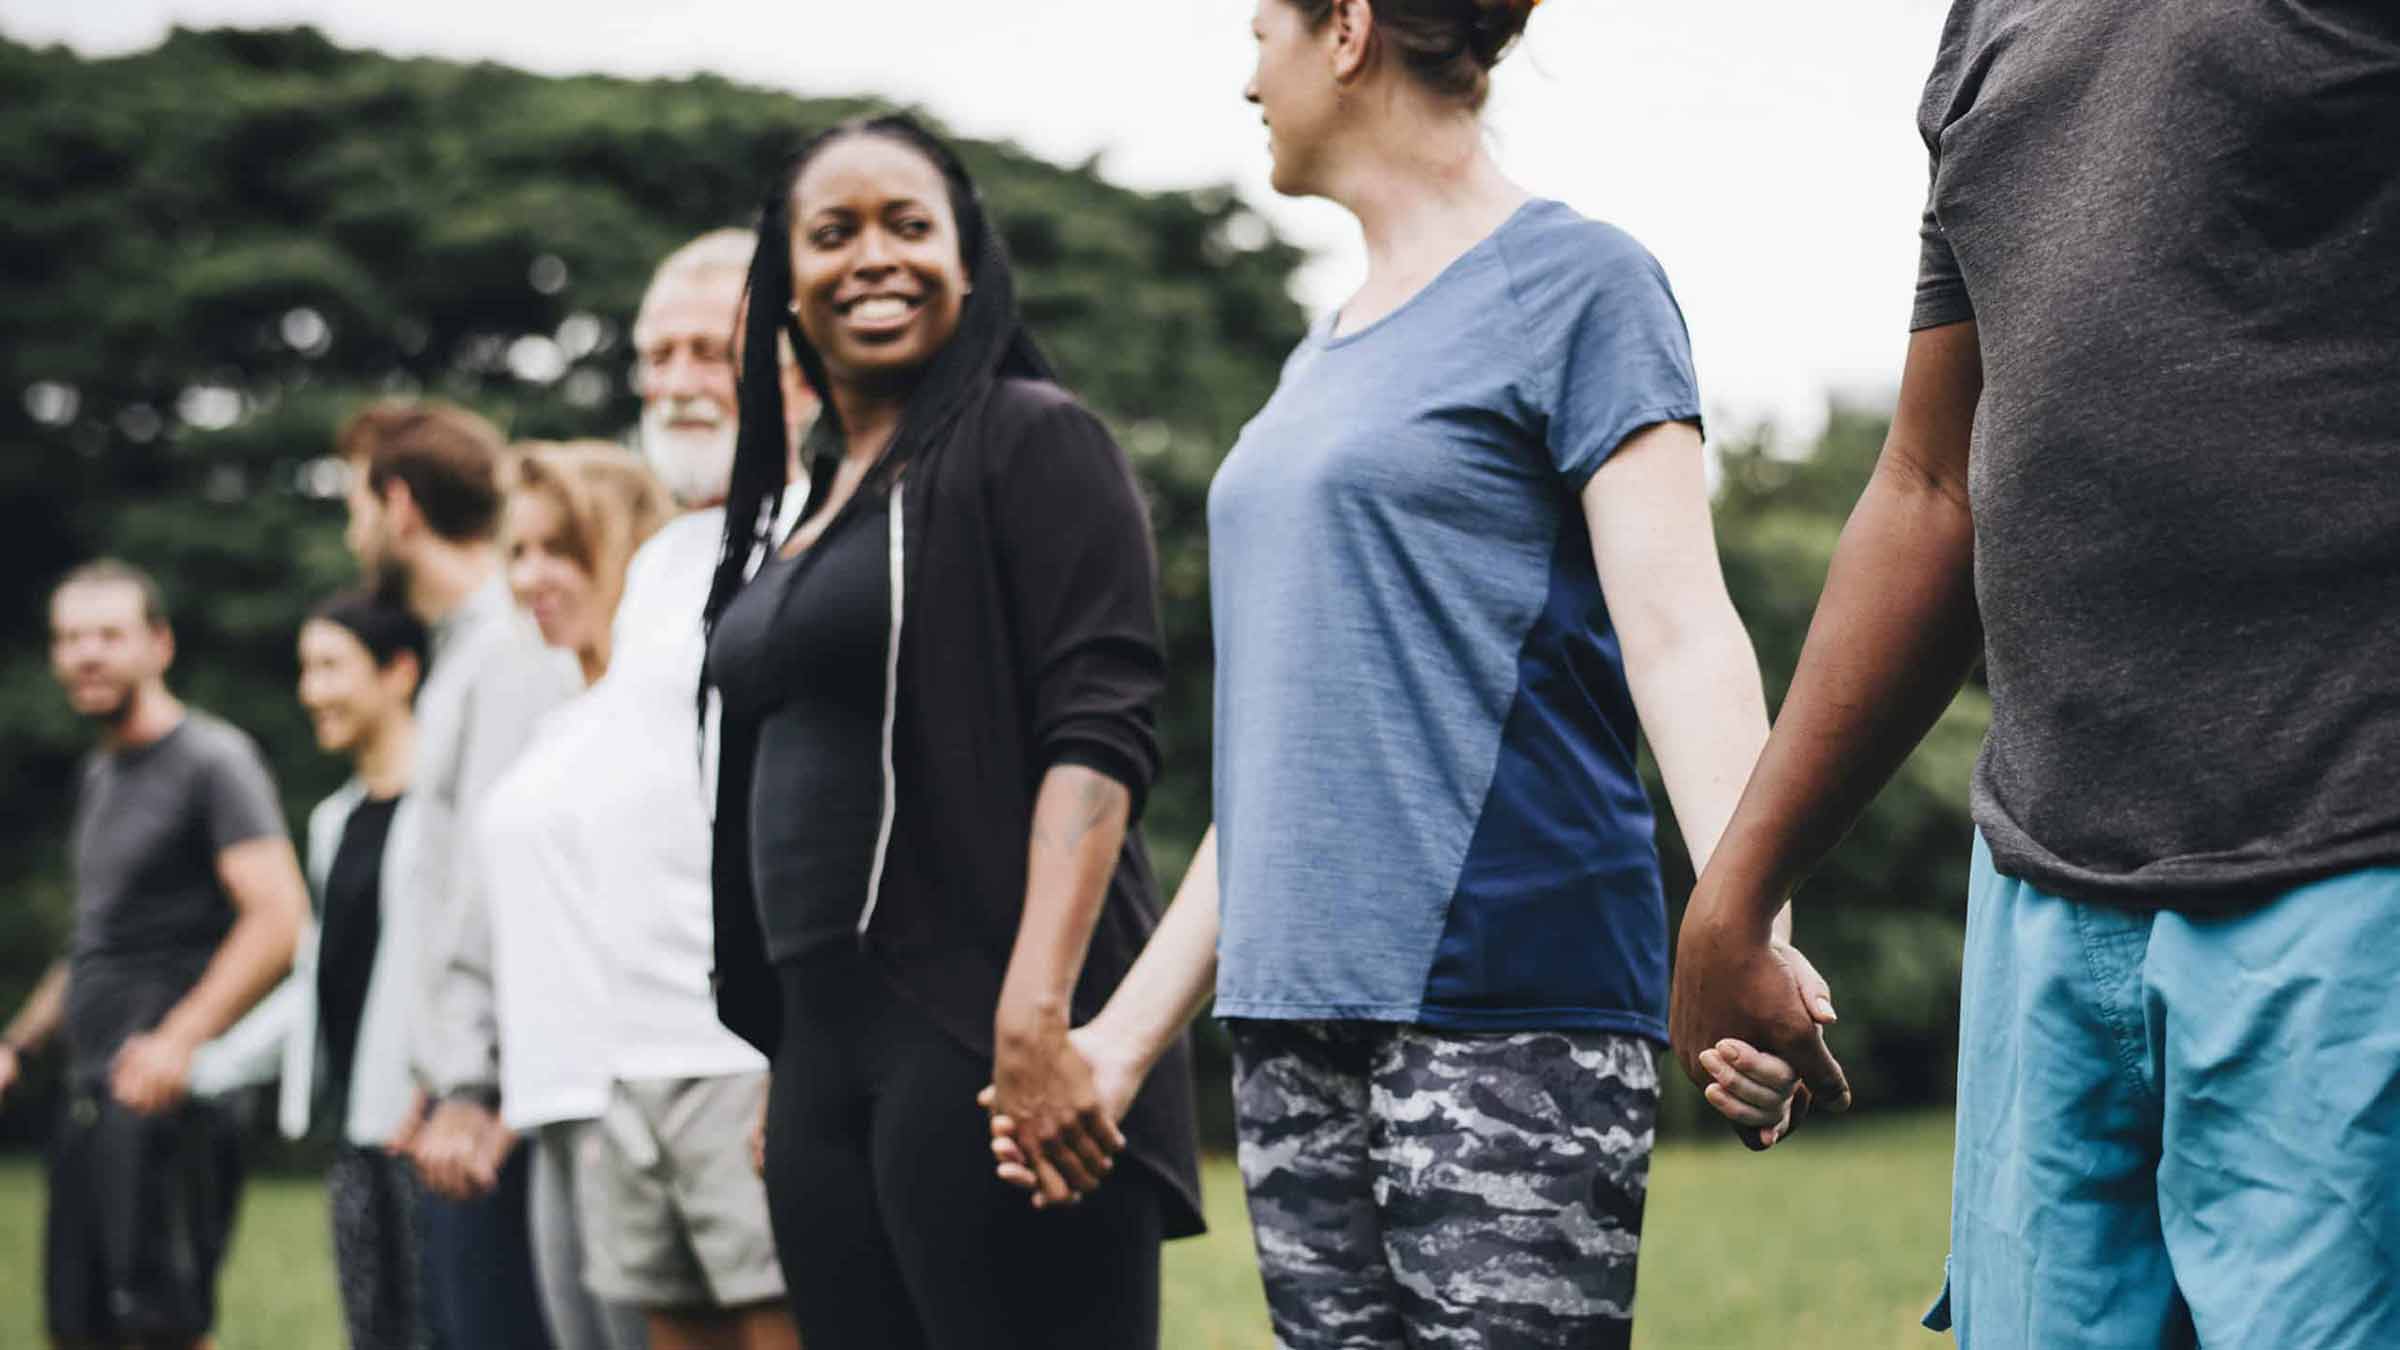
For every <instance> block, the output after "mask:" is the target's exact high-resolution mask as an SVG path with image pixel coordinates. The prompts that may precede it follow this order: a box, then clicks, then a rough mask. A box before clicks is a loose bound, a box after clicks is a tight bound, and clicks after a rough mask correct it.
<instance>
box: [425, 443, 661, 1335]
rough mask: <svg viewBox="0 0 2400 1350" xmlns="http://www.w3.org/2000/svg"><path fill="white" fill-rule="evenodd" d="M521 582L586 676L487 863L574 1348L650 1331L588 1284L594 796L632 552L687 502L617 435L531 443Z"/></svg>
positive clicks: (517, 588) (497, 981)
mask: <svg viewBox="0 0 2400 1350" xmlns="http://www.w3.org/2000/svg"><path fill="white" fill-rule="evenodd" d="M503 481H504V484H505V489H506V501H505V504H504V507H503V510H502V515H501V553H502V559H503V564H504V566H505V567H506V569H507V577H508V586H509V590H510V592H511V594H513V595H514V596H515V598H516V602H517V604H518V606H519V607H520V608H522V609H523V610H525V611H526V613H527V614H529V615H530V616H531V617H532V619H533V621H534V623H535V624H536V625H537V626H538V627H539V628H540V629H541V633H542V640H543V641H544V642H546V643H548V644H549V645H550V646H552V647H554V648H557V649H559V650H560V651H562V652H564V653H566V654H568V655H571V656H572V657H573V658H574V659H575V663H576V666H577V667H578V669H579V670H580V671H581V672H582V675H583V680H584V685H585V689H584V691H583V692H582V693H580V694H578V695H577V696H575V697H574V698H571V699H569V700H568V701H567V702H566V703H564V704H562V705H560V706H559V707H558V708H557V709H556V710H555V711H553V712H551V713H550V714H549V715H548V716H546V717H545V718H544V719H543V720H542V722H541V725H540V726H539V727H538V728H536V729H535V731H534V733H533V740H532V742H531V743H530V744H528V745H527V746H526V748H525V752H524V753H523V754H522V755H520V756H519V757H518V758H517V760H516V762H515V763H514V764H512V765H511V766H510V767H509V769H508V771H507V772H506V773H505V774H503V775H502V776H501V778H500V780H499V781H498V782H497V783H495V784H494V785H493V787H492V790H491V793H490V795H489V796H487V797H486V798H485V799H484V802H483V805H482V806H481V808H480V809H479V810H478V811H477V813H476V818H475V820H474V822H473V836H472V839H473V842H472V847H473V848H474V851H475V861H474V865H475V866H476V867H477V868H478V869H480V871H481V873H482V880H483V883H484V890H485V893H486V894H487V895H489V896H490V897H491V904H490V907H489V909H490V916H491V924H492V985H493V990H494V996H495V998H494V1002H495V1007H496V1011H497V1018H498V1024H499V1025H498V1031H499V1041H500V1119H501V1121H502V1122H503V1124H504V1125H505V1126H506V1128H507V1129H508V1130H509V1131H511V1132H512V1133H513V1134H514V1135H519V1136H523V1135H530V1136H531V1137H532V1140H533V1144H534V1154H533V1159H532V1164H533V1181H532V1191H533V1194H532V1204H531V1208H532V1211H533V1238H534V1267H535V1270H536V1273H537V1274H538V1275H539V1277H540V1283H541V1294H542V1308H543V1313H544V1315H545V1317H546V1318H547V1319H548V1320H549V1323H550V1335H551V1339H552V1340H553V1341H554V1342H555V1343H556V1344H558V1345H560V1346H571V1347H575V1350H586V1348H587V1347H590V1348H593V1350H634V1348H636V1347H640V1346H642V1345H644V1344H646V1340H647V1338H646V1336H645V1334H644V1329H643V1320H642V1317H641V1315H640V1313H639V1312H638V1311H637V1310H635V1309H632V1308H629V1307H625V1306H622V1305H614V1304H605V1303H603V1302H602V1301H601V1300H599V1299H597V1298H595V1297H594V1296H593V1295H592V1294H591V1293H590V1292H589V1291H588V1290H587V1289H586V1288H585V1287H584V1282H583V1266H584V1248H583V1242H582V1240H581V1237H580V1227H581V1225H580V1224H579V1222H578V1216H577V1186H576V1173H577V1169H578V1167H579V1165H580V1163H581V1161H582V1158H583V1156H584V1154H585V1152H586V1151H587V1150H588V1149H592V1148H596V1147H597V1145H598V1139H597V1138H596V1137H595V1136H594V1135H593V1126H594V1124H595V1123H596V1122H597V1121H598V1120H599V1118H600V1115H601V1113H602V1111H603V1109H604V1108H605V1107H606V1106H607V1103H608V1086H609V1079H608V1057H607V1053H606V1052H607V1048H608V1043H607V1027H608V1008H609V985H610V979H609V974H608V972H609V960H610V956H609V951H608V943H607V936H606V928H605V925H604V924H602V923H601V922H599V919H600V915H599V914H598V912H597V910H598V906H597V904H596V902H595V899H594V896H595V893H596V892H597V891H598V885H597V881H596V878H595V877H594V876H593V875H592V874H591V868H590V864H589V860H590V857H591V851H590V850H589V849H588V848H587V847H585V845H584V840H585V839H586V838H587V837H588V831H589V823H588V822H589V821H590V818H591V813H590V811H589V809H588V802H587V799H588V797H589V795H590V793H591V792H592V791H593V789H594V788H595V787H596V786H597V785H599V784H601V783H602V782H604V781H605V780H606V778H607V776H608V774H609V763H610V759H611V757H612V755H614V754H616V753H619V745H618V738H617V737H614V736H612V735H611V732H610V728H609V726H608V719H607V718H606V716H605V713H604V712H603V710H602V707H601V700H600V699H599V698H598V697H596V691H594V690H593V689H592V688H591V686H592V685H594V684H595V683H597V682H598V680H599V679H600V676H601V675H602V673H604V672H605V671H606V670H607V669H608V662H609V649H610V627H611V622H612V620H613V619H614V618H615V616H616V610H617V602H618V600H619V599H620V598H621V597H622V596H623V594H624V590H625V569H626V566H627V564H628V563H629V562H631V560H632V558H633V553H634V550H635V549H637V548H639V547H641V545H642V542H643V541H644V540H646V539H648V538H649V537H650V536H651V535H652V534H653V533H655V532H656V531H657V529H658V527H659V526H660V525H662V524H664V523H665V522H666V520H667V519H668V517H669V516H670V515H671V514H673V510H674V505H673V502H672V501H671V500H670V498H669V497H668V494H667V491H666V489H665V488H664V487H663V486H662V485H661V484H660V483H659V481H658V479H657V478H656V477H655V476H653V475H652V474H651V472H650V471H649V469H647V468H646V467H644V466H643V464H642V462H641V460H640V459H639V458H638V457H637V456H635V455H634V454H632V453H631V452H630V451H627V450H624V449H622V448H620V447H618V446H614V445H609V444H605V443H576V444H566V445H531V446H525V447H521V448H520V449H519V452H518V453H517V455H516V457H515V458H514V460H513V462H512V463H511V464H510V466H509V468H508V471H507V473H506V475H505V477H504V480H503Z"/></svg>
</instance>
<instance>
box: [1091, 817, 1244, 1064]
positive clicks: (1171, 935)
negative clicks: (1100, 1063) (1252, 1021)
mask: <svg viewBox="0 0 2400 1350" xmlns="http://www.w3.org/2000/svg"><path fill="white" fill-rule="evenodd" d="M1216 983H1217V831H1216V827H1215V826H1210V827H1209V831H1208V833H1207V834H1205V835H1202V836H1201V837H1200V847H1199V849H1198V851H1196V852H1195V853H1193V854H1192V865H1191V868H1190V870H1188V871H1186V872H1185V873H1184V874H1183V885H1182V886H1181V887H1180V888H1178V889H1177V890H1176V892H1175V903H1174V904H1172V905H1169V906H1168V907H1167V914H1166V917H1165V918H1164V919H1162V920H1160V921H1159V925H1158V931H1156V932H1154V933H1152V934H1151V935H1150V941H1149V943H1148V944H1147V945H1145V946H1144V947H1143V948H1142V954H1141V956H1140V957H1139V958H1137V959H1136V960H1135V961H1134V963H1133V969H1132V970H1130V971H1127V972H1126V974H1125V979H1124V981H1123V982H1122V983H1121V984H1119V985H1118V986H1117V992H1116V993H1115V994H1113V995H1111V996H1110V998H1109V1000H1108V1006H1107V1007H1105V1008H1102V1009H1101V1010H1100V1015H1099V1016H1097V1017H1095V1018H1093V1019H1092V1025H1093V1027H1094V1029H1095V1030H1099V1031H1101V1032H1103V1033H1104V1034H1105V1035H1106V1036H1107V1037H1108V1038H1109V1039H1110V1040H1111V1041H1112V1042H1114V1043H1116V1044H1118V1045H1122V1046H1125V1047H1127V1048H1128V1050H1129V1051H1130V1053H1132V1054H1133V1055H1134V1056H1135V1058H1136V1059H1137V1061H1138V1063H1139V1065H1140V1068H1141V1069H1142V1071H1143V1072H1145V1073H1146V1072H1148V1070H1149V1067H1150V1066H1151V1065H1152V1064H1155V1063H1157V1062H1158V1057H1159V1056H1160V1055H1162V1054H1165V1053H1166V1049H1167V1047H1168V1046H1169V1045H1172V1044H1174V1042H1175V1038H1176V1037H1177V1036H1180V1035H1182V1034H1183V1029H1184V1028H1185V1027H1186V1026H1189V1025H1190V1024H1191V1020H1192V1019H1193V1018H1194V1017H1197V1016H1199V1015H1200V1010H1201V1009H1202V1008H1204V1007H1206V1006H1207V1005H1208V1000H1209V998H1210V996H1211V995H1212V994H1213V993H1214V992H1215V990H1216Z"/></svg>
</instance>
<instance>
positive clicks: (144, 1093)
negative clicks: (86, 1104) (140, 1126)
mask: <svg viewBox="0 0 2400 1350" xmlns="http://www.w3.org/2000/svg"><path fill="white" fill-rule="evenodd" d="M195 1048H196V1047H194V1046H193V1045H191V1044H190V1043H189V1042H187V1041H185V1040H183V1039H182V1038H181V1037H179V1036H176V1035H174V1034H173V1033H171V1032H168V1031H164V1030H159V1031H146V1032H142V1033H140V1034H138V1035H135V1036H133V1037H131V1038H130V1039H128V1040H127V1041H126V1042H125V1044H124V1045H122V1046H120V1047H118V1049H117V1057H116V1060H115V1061H114V1063H112V1064H111V1065H110V1068H109V1092H110V1094H111V1095H113V1096H114V1097H115V1098H116V1099H117V1101H118V1102H119V1103H120V1104H122V1105H123V1106H124V1107H125V1108H126V1109H128V1110H131V1111H137V1112H139V1113H141V1114H142V1115H145V1116H155V1115H162V1114H164V1113H166V1112H168V1111H171V1110H174V1109H175V1107H176V1106H177V1105H179V1104H181V1102H182V1101H183V1098H184V1092H185V1090H186V1085H187V1084H188V1083H189V1082H190V1080H191V1076H192V1052H193V1050H194V1049H195Z"/></svg>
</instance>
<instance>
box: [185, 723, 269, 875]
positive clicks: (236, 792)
mask: <svg viewBox="0 0 2400 1350" xmlns="http://www.w3.org/2000/svg"><path fill="white" fill-rule="evenodd" d="M201 805H202V809H203V811H205V812H206V814H207V817H208V841H209V846H210V847H211V848H212V849H214V850H216V851H217V852H219V853H222V852H224V851H225V850H226V849H229V848H232V847H233V846H234V845H236V844H246V843H248V842H250V841H251V840H253V839H268V838H277V839H280V838H283V837H285V832H284V828H283V803H282V802H281V800H280V799H278V798H277V796H276V793H275V778H274V776H273V775H272V774H270V773H268V772H267V764H266V761H265V760H264V759H262V758H261V757H260V756H259V753H258V747H257V746H255V745H252V744H251V743H250V740H249V738H248V737H245V736H241V735H239V734H235V735H231V736H228V737H226V738H225V741H224V744H223V745H221V746H220V747H218V748H217V749H216V750H215V752H214V753H212V754H211V755H210V756H209V759H208V764H207V767H206V769H205V771H204V772H203V774H202V798H201Z"/></svg>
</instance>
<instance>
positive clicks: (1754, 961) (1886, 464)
mask: <svg viewBox="0 0 2400 1350" xmlns="http://www.w3.org/2000/svg"><path fill="white" fill-rule="evenodd" d="M1982 391H1983V363H1982V357H1981V354H1980V351H1979V349H1978V347H1977V341H1976V327H1975V325H1974V324H1972V323H1961V324H1951V325H1947V326H1944V327H1939V328H1929V329H1925V330H1923V331H1921V332H1918V333H1917V334H1915V335H1914V336H1913V337H1912V338H1911V339H1910V341H1909V348H1908V362H1907V366H1906V369H1905V371H1904V373H1903V375H1902V377H1901V385H1900V401H1899V406H1898V408H1897V409H1896V410H1895V411H1894V414H1893V418H1892V429H1891V434H1890V436H1889V438H1888V439H1887V440H1886V441H1885V442H1884V447H1883V454H1882V456H1881V458H1880V459H1879V460H1877V462H1876V466H1875V472H1874V476H1873V477H1872V478H1870V479H1869V480H1868V483H1867V489H1866V492H1865V494H1864V495H1863V496H1861V497H1860V498H1859V503H1858V507H1857V509H1856V510H1855V511H1853V512H1852V513H1851V516H1850V522H1849V524H1848V525H1847V526H1845V527H1844V528H1843V530H1842V538H1841V544H1840V546H1839V547H1838V548H1837V549H1836V550H1835V552H1834V557H1833V566H1832V569H1831V571H1830V572H1829V573H1828V575H1827V577H1826V581H1825V594H1824V596H1823V598H1822V599H1821V600H1820V601H1819V602H1818V605H1817V614H1816V618H1815V619H1814V620H1813V621H1812V622H1811V623H1810V625H1809V630H1808V641H1807V644H1806V645H1805V646H1804V647H1803V648H1802V650H1801V654H1800V664H1799V669H1798V671H1797V672H1796V673H1795V674H1794V676H1793V679H1792V687H1791V692H1790V693H1789V695H1788V696H1787V697H1786V698H1785V700H1784V705H1783V710H1782V713H1781V715H1780V716H1779V717H1778V718H1777V719H1776V722H1775V728H1774V731H1773V733H1772V734H1771V735H1770V736H1769V737H1768V738H1767V746H1766V749H1765V751H1764V752H1763V753H1762V754H1761V756H1760V758H1759V762H1758V767H1757V768H1756V770H1754V771H1753V772H1752V774H1751V776H1750V782H1749V785H1748V786H1747V788H1745V789H1744V791H1743V793H1742V798H1741V802H1740V805H1739V806H1737V807H1736V808H1735V810H1734V815H1733V819H1732V821H1731V822H1730V823H1729V824H1728V825H1727V826H1726V828H1725V834H1724V837H1723V839H1722V841H1721V842H1720V843H1719V844H1718V847H1717V852H1716V855H1715V856H1714V857H1713V858H1712V859H1711V860H1710V861H1709V865H1708V867H1707V869H1706V871H1704V872H1703V873H1702V874H1701V877H1700V880H1699V883H1698V884H1697V885H1696V886H1695V887H1694V888H1693V890H1692V898H1691V903H1690V905H1689V906H1688V907H1687V908H1686V909H1685V911H1684V919H1683V928H1682V933H1681V938H1680V941H1679V943H1678V945H1677V950H1676V966H1675V994H1674V1006H1673V1012H1672V1016H1671V1031H1672V1034H1673V1037H1674V1042H1675V1056H1676V1058H1677V1060H1678V1061H1680V1062H1681V1063H1682V1065H1683V1070H1684V1073H1685V1074H1686V1075H1687V1076H1689V1077H1690V1078H1691V1080H1692V1081H1693V1082H1694V1083H1695V1084H1698V1085H1700V1086H1702V1087H1706V1086H1707V1085H1708V1084H1709V1083H1711V1082H1714V1081H1718V1080H1717V1079H1715V1078H1713V1077H1712V1076H1711V1074H1710V1073H1709V1071H1708V1070H1707V1069H1706V1068H1704V1067H1703V1066H1702V1065H1701V1063H1700V1056H1701V1054H1702V1053H1703V1052H1704V1051H1707V1050H1709V1049H1711V1048H1720V1052H1721V1053H1722V1047H1723V1044H1724V1043H1725V1042H1728V1041H1733V1042H1740V1043H1742V1044H1743V1045H1747V1046H1755V1047H1757V1048H1759V1049H1762V1050H1765V1051H1767V1052H1768V1053H1770V1054H1774V1055H1779V1056H1781V1057H1782V1058H1784V1059H1786V1060H1788V1061H1790V1063H1791V1064H1792V1065H1793V1067H1794V1068H1796V1069H1798V1070H1799V1072H1800V1074H1801V1078H1802V1080H1803V1081H1804V1082H1805V1083H1806V1084H1807V1085H1808V1088H1809V1090H1810V1092H1811V1093H1812V1094H1813V1095H1814V1097H1815V1099H1816V1100H1817V1101H1818V1102H1819V1103H1821V1104H1823V1105H1826V1106H1829V1107H1831V1108H1833V1109H1835V1110H1841V1109H1845V1108H1847V1107H1848V1105H1849V1103H1850V1088H1849V1083H1848V1081H1847V1080H1846V1079H1845V1078H1844V1077H1843V1075H1842V1070H1841V1066H1840V1065H1839V1064H1838V1063H1836V1062H1835V1060H1834V1058H1833V1055H1832V1053H1831V1052H1830V1051H1829V1050H1828V1049H1827V1048H1826V1045H1825V1037H1824V1032H1823V1029H1822V1028H1821V1027H1820V1025H1819V1024H1818V1021H1817V1019H1816V1018H1815V1017H1813V1016H1812V1015H1811V1013H1810V1010H1809V1008H1808V1006H1807V1004H1806V1002H1805V1001H1804V999H1803V996H1802V994H1801V990H1800V984H1799V980H1798V977H1797V974H1796V972H1795V971H1794V970H1793V969H1792V967H1791V966H1790V965H1789V964H1788V963H1787V962H1785V961H1783V960H1782V959H1780V958H1779V957H1778V955H1777V954H1776V951H1775V945H1774V942H1773V934H1772V926H1773V924H1774V921H1775V916H1776V913H1777V912H1778V911H1779V910H1781V909H1782V908H1783V907H1784V905H1785V903H1786V902H1787V901H1788V900H1789V899H1790V897H1791V894H1792V892H1793V890H1794V889H1795V888H1797V887H1798V885H1799V884H1800V881H1801V879H1802V878H1803V877H1805V876H1807V874H1808V873H1809V871H1810V870H1811V869H1813V868H1814V867H1815V866H1816V865H1817V864H1818V863H1820V862H1822V861H1823V860H1824V858H1825V856H1826V855H1827V854H1829V853H1831V852H1832V851H1833V848H1834V845H1835V844H1837V843H1839V842H1840V841H1841V838H1842V836H1843V835H1844V834H1846V833H1847V832H1848V831H1849V829H1850V827H1851V825H1852V824H1854V823H1855V822H1856V821H1857V819H1858V817H1859V815H1860V813H1861V812H1863V811H1864V810H1865V809H1866V807H1867V804H1868V803H1869V802H1870V801H1872V800H1873V799H1874V796H1875V794H1876V793H1877V792H1879V791H1880V790H1882V788H1883V785H1884V784H1885V783H1886V782H1888V781H1890V779H1891V777H1892V775H1893V774H1894V773H1896V772H1897V771H1898V770H1899V768H1900V765H1901V764H1902V762H1903V761H1905V760H1906V759H1907V758H1908V755H1909V752H1910V751H1911V750H1913V749H1915V747H1916V745H1917V742H1918V741H1920V740H1922V739H1923V738H1924V736H1925V733H1926V732H1927V731H1928V730H1930V729H1931V728H1932V726H1933V724H1934V722H1935V721H1936V720H1937V719H1938V718H1940V716H1941V714H1942V710H1943V709H1944V708H1945V707H1947V706H1949V703H1950V700H1951V698H1952V697H1953V696H1955V695H1956V694H1957V692H1958V688H1959V685H1960V684H1961V683H1962V682H1963V681H1964V680H1965V679H1966V676H1967V673H1968V671H1969V670H1971V669H1972V668H1973V666H1974V663H1975V659H1976V656H1977V654H1978V653H1979V651H1980V650H1981V646H1982V640H1983V625H1982V619H1981V616H1980V615H1979V614H1978V612H1977V610H1976V605H1975V587H1974V560H1975V529H1974V520H1973V517H1972V516H1971V515H1970V513H1969V510H1968V505H1967V447H1968V442H1969V439H1970V436H1971V433H1972V430H1973V427H1974V421H1975V406H1976V401H1977V400H1978V399H1979V398H1980V397H1981V396H1982Z"/></svg>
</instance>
